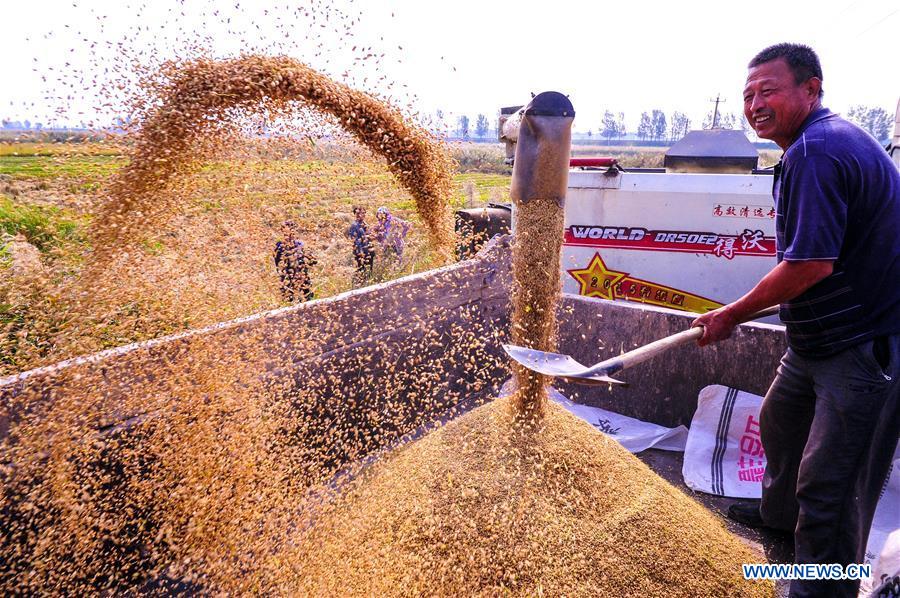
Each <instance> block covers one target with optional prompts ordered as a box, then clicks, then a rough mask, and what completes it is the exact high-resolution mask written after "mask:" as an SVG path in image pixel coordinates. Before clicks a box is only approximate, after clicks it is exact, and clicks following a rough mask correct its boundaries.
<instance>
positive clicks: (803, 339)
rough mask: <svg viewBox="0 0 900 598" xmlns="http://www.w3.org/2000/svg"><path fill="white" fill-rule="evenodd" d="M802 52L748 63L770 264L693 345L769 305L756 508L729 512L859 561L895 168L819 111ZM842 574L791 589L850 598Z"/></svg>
mask: <svg viewBox="0 0 900 598" xmlns="http://www.w3.org/2000/svg"><path fill="white" fill-rule="evenodd" d="M821 99H822V69H821V66H820V65H819V59H818V57H817V56H816V54H815V52H813V51H812V49H810V48H808V47H806V46H802V45H797V44H778V45H776V46H772V47H770V48H766V49H765V50H763V51H762V52H760V53H759V54H758V55H757V56H756V57H755V58H754V59H753V60H752V61H751V62H750V64H749V74H748V77H747V83H746V86H745V88H744V114H745V115H746V117H747V120H748V121H749V122H750V124H751V126H753V128H754V129H755V131H756V133H757V135H758V136H759V137H761V138H764V139H771V140H772V141H774V142H775V143H777V144H778V145H779V146H780V147H781V148H782V149H783V150H784V155H783V157H782V160H781V162H780V163H779V165H778V166H777V167H776V170H775V182H774V188H773V195H774V199H775V210H776V217H775V228H776V246H777V258H778V264H777V266H776V267H775V268H774V269H773V270H772V271H771V272H770V273H769V274H767V275H766V276H765V277H763V279H762V280H761V281H760V282H759V283H758V284H757V285H756V286H755V287H754V288H753V289H752V290H751V291H750V292H749V293H747V294H746V295H744V296H743V297H741V298H740V299H738V300H737V301H735V302H734V303H731V304H729V305H726V306H724V307H722V308H720V309H718V310H715V311H712V312H709V313H707V314H704V315H703V316H701V317H699V318H697V320H696V321H695V322H694V325H697V326H704V328H705V330H704V335H703V337H702V338H701V339H700V345H701V346H702V345H706V344H709V343H712V342H716V341H719V340H722V339H725V338H728V337H729V336H730V335H731V331H732V330H733V328H734V327H735V325H736V323H737V322H738V321H740V320H741V319H742V318H743V317H745V316H747V315H750V314H752V313H754V312H756V311H759V310H760V309H763V308H765V307H768V306H769V305H774V304H780V305H781V319H782V321H783V322H784V323H785V326H786V328H787V337H788V350H787V352H786V353H785V355H784V357H783V358H782V361H781V366H780V367H779V368H778V372H777V374H776V377H775V380H774V382H773V383H772V386H771V387H770V389H769V392H768V393H767V394H766V398H765V400H764V401H763V406H762V411H761V413H760V420H761V433H762V442H763V447H764V449H765V452H766V457H767V460H768V465H767V468H766V473H765V476H764V478H763V497H762V501H761V503H745V504H741V503H738V504H736V505H733V506H732V509H730V510H729V516H730V517H732V518H733V519H736V520H738V521H741V522H743V523H746V524H749V525H755V526H761V527H762V526H765V527H770V528H775V529H781V530H785V531H791V532H793V533H794V559H795V562H797V563H840V564H842V565H847V564H849V563H862V562H863V559H864V553H865V547H866V541H867V538H868V532H869V527H870V525H871V522H872V516H873V515H874V511H875V506H876V504H877V502H878V498H879V494H880V491H881V488H882V486H883V484H884V481H885V478H886V475H887V472H888V471H889V467H890V462H891V457H892V455H893V453H894V449H895V447H896V446H897V441H898V434H900V381H898V377H900V172H898V170H897V167H896V166H895V165H894V164H893V162H892V161H891V160H890V158H889V156H888V155H887V153H886V152H885V151H884V150H883V149H882V148H881V146H879V145H878V143H877V142H876V141H875V140H874V139H872V138H871V137H870V136H869V135H868V133H866V132H865V131H863V130H862V129H860V128H858V127H856V126H855V125H853V124H851V123H848V122H847V121H845V120H843V119H842V118H840V117H839V116H837V115H836V114H833V113H832V112H830V111H829V110H828V109H827V108H823V107H822V104H821ZM858 586H859V582H858V581H853V580H817V581H794V582H792V584H791V596H796V597H800V596H856V593H857V590H858Z"/></svg>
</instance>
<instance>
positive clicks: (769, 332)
mask: <svg viewBox="0 0 900 598" xmlns="http://www.w3.org/2000/svg"><path fill="white" fill-rule="evenodd" d="M695 317H696V314H688V313H684V312H678V311H674V310H669V309H662V308H657V307H652V306H648V305H642V304H637V303H627V302H624V301H616V302H610V301H601V300H597V299H589V298H585V297H580V296H578V295H565V296H564V300H563V304H562V306H561V309H560V319H561V323H560V352H561V353H568V354H570V355H572V357H574V358H575V359H576V360H578V361H579V362H581V363H583V364H585V365H592V364H594V363H597V362H599V361H602V360H604V359H607V358H609V357H614V356H616V355H619V354H621V353H623V352H625V351H629V350H631V349H634V348H636V347H638V346H641V345H645V344H647V343H650V342H652V341H654V340H657V339H659V338H662V337H664V336H668V335H670V334H675V333H676V332H681V331H682V330H685V329H686V328H688V327H689V326H690V324H691V321H692V320H693V319H694V318H695ZM786 348H787V343H786V341H785V336H784V328H783V327H782V326H778V325H772V324H744V325H742V326H739V327H738V329H737V330H736V331H735V333H734V334H733V335H732V337H731V338H730V339H728V340H726V341H722V342H721V343H717V344H715V345H710V346H707V347H703V348H700V347H698V346H697V345H696V344H695V343H691V344H689V345H685V346H682V347H679V348H676V349H673V350H671V351H669V352H668V353H664V354H663V355H660V356H658V357H656V358H654V359H652V360H650V361H647V362H644V363H642V364H640V365H637V366H635V367H633V368H631V369H627V370H624V371H622V372H618V373H617V374H614V375H613V377H615V378H617V379H619V380H622V381H624V382H628V384H629V385H628V386H625V387H621V386H614V387H612V388H608V387H606V386H584V385H576V384H569V383H559V381H557V383H556V384H554V386H556V387H557V388H558V389H559V390H561V391H562V392H563V394H566V395H567V396H569V397H570V398H571V399H573V400H574V401H576V402H579V403H584V404H587V405H592V406H595V407H602V408H604V409H608V410H610V411H615V412H617V413H621V414H623V415H628V416H631V417H636V418H638V419H642V420H645V421H651V422H654V423H657V424H661V425H664V426H669V427H672V426H677V425H678V424H684V425H690V423H691V418H692V417H693V414H694V411H695V410H696V408H697V394H698V393H699V391H700V389H702V388H703V387H704V386H707V385H709V384H724V385H726V386H732V387H734V388H737V389H739V390H744V391H747V392H752V393H755V394H759V395H765V393H766V390H767V389H768V387H769V383H770V382H771V381H772V378H774V376H775V369H776V368H777V367H778V363H779V361H780V359H781V356H782V354H783V353H784V351H785V349H786Z"/></svg>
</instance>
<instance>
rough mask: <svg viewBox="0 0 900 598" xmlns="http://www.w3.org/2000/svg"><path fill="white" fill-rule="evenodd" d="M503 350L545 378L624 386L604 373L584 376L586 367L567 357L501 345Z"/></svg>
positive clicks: (592, 373)
mask: <svg viewBox="0 0 900 598" xmlns="http://www.w3.org/2000/svg"><path fill="white" fill-rule="evenodd" d="M503 350H504V351H506V354H507V355H509V356H510V357H512V358H513V359H515V360H516V361H518V362H519V363H521V364H522V365H524V366H525V367H527V368H528V369H529V370H531V371H533V372H537V373H539V374H544V375H545V376H552V377H554V378H564V379H566V380H569V381H570V382H578V383H579V384H617V385H626V383H625V382H622V381H621V380H616V379H615V378H611V377H609V376H608V375H606V374H605V373H604V372H597V371H594V372H590V373H588V374H587V375H585V374H586V373H587V372H588V371H589V369H588V368H587V366H585V365H584V364H582V363H579V362H577V361H575V360H574V359H573V358H572V357H571V356H569V355H560V354H559V353H550V352H548V351H538V350H537V349H529V348H528V347H520V346H518V345H503Z"/></svg>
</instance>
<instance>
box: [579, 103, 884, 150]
mask: <svg viewBox="0 0 900 598" xmlns="http://www.w3.org/2000/svg"><path fill="white" fill-rule="evenodd" d="M842 116H843V117H844V118H846V119H847V120H849V121H850V122H852V123H855V124H856V125H858V126H859V127H860V128H862V129H863V130H865V131H867V132H868V133H869V134H870V135H871V136H872V137H874V138H875V139H876V140H878V141H885V140H887V139H888V137H889V136H890V135H891V133H892V126H893V122H894V116H893V115H892V114H891V113H889V112H888V111H887V110H885V109H884V108H879V107H877V106H874V107H873V106H865V105H861V104H860V105H856V106H853V107H851V108H850V109H849V110H848V111H847V112H846V113H845V114H843V115H842ZM700 128H702V129H713V128H716V129H740V130H742V131H743V132H744V133H746V134H748V135H749V134H750V133H752V131H753V129H752V127H751V126H750V123H749V122H747V118H746V117H745V116H744V115H743V114H740V115H735V114H734V113H733V112H719V111H714V110H710V111H709V112H707V114H706V116H705V117H704V119H703V122H702V123H701V126H700ZM690 130H691V119H690V118H688V116H687V115H686V114H684V113H683V112H679V111H677V110H676V111H674V112H672V113H671V114H670V115H669V116H668V117H666V114H665V113H664V112H663V111H662V110H651V111H650V112H642V113H641V118H640V121H639V122H638V126H637V131H635V135H636V136H637V138H638V139H640V140H642V141H669V142H674V141H677V140H678V139H681V138H682V137H684V136H685V135H687V133H688V131H690ZM597 131H598V134H599V136H600V137H602V138H605V139H606V141H607V142H609V141H611V140H613V139H617V138H620V137H624V136H625V135H627V134H628V131H627V130H626V127H625V113H624V112H618V113H615V112H614V111H612V110H607V111H605V112H604V113H603V119H602V121H601V123H600V126H599V127H598V128H597ZM587 134H588V137H591V136H592V135H593V132H592V131H590V130H589V131H588V133H587Z"/></svg>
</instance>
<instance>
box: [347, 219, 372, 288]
mask: <svg viewBox="0 0 900 598" xmlns="http://www.w3.org/2000/svg"><path fill="white" fill-rule="evenodd" d="M353 215H354V216H355V217H356V220H355V221H354V222H353V224H351V225H350V228H348V229H347V232H346V235H347V236H348V237H350V239H351V240H352V241H353V259H354V260H355V261H356V273H357V274H358V275H359V276H360V277H362V279H363V280H367V279H368V278H370V277H371V276H372V265H373V264H374V262H375V249H374V248H373V247H372V235H371V233H369V225H368V224H366V209H365V208H364V207H362V206H355V207H354V208H353Z"/></svg>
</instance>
